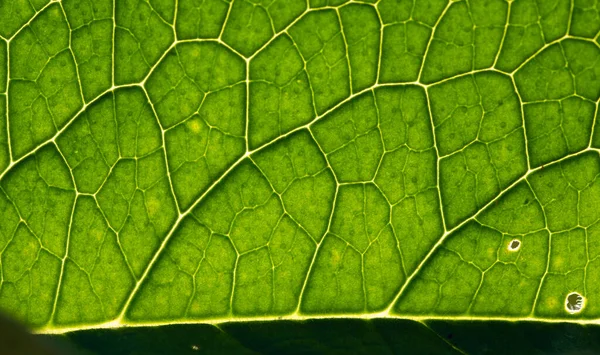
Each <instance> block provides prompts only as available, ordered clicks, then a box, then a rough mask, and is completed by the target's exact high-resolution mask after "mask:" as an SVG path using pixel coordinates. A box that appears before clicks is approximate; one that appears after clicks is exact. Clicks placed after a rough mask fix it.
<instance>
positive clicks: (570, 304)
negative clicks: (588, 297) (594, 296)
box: [565, 292, 585, 314]
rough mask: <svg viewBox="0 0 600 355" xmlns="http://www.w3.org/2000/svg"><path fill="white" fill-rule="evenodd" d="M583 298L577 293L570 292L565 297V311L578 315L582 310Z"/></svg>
mask: <svg viewBox="0 0 600 355" xmlns="http://www.w3.org/2000/svg"><path fill="white" fill-rule="evenodd" d="M584 302H585V301H584V299H583V296H582V295H580V294H579V293H577V292H572V293H570V294H568V295H567V299H566V300H565V307H566V308H567V311H568V312H569V313H571V314H573V313H579V312H581V310H582V309H583V306H584Z"/></svg>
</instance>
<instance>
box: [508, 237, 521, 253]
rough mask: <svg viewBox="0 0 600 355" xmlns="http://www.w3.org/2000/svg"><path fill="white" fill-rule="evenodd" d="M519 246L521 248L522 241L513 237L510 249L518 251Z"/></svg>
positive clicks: (509, 245)
mask: <svg viewBox="0 0 600 355" xmlns="http://www.w3.org/2000/svg"><path fill="white" fill-rule="evenodd" d="M519 248H521V241H520V240H518V239H513V240H511V241H510V243H508V250H509V251H517V250H519Z"/></svg>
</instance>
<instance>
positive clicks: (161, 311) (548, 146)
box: [0, 0, 600, 330]
mask: <svg viewBox="0 0 600 355" xmlns="http://www.w3.org/2000/svg"><path fill="white" fill-rule="evenodd" d="M114 4H115V2H113V1H110V0H87V1H75V0H64V1H61V2H52V3H47V2H45V1H9V2H0V308H2V309H4V310H6V311H7V312H9V313H10V314H12V315H14V316H15V317H16V318H18V319H20V320H22V321H24V322H26V323H27V324H29V325H30V326H33V327H35V328H38V329H46V330H48V329H53V328H60V327H67V326H68V327H75V328H76V327H80V326H93V325H100V324H102V323H106V322H111V321H114V320H117V323H115V324H117V325H118V324H125V323H148V322H178V321H186V322H187V321H205V320H208V319H220V320H224V319H231V318H237V317H244V318H253V317H260V318H276V317H286V316H290V315H300V316H303V317H311V316H314V315H319V316H323V315H325V316H326V315H332V314H336V315H352V316H360V315H364V314H368V313H378V312H384V313H383V314H388V313H385V312H389V314H390V315H397V316H419V317H502V318H507V317H508V318H513V319H519V318H524V317H536V318H539V319H540V320H541V319H550V318H553V319H580V318H585V319H598V317H600V286H598V283H597V282H596V281H597V280H598V279H599V278H600V264H599V262H598V256H600V224H599V221H600V212H599V211H600V182H598V176H599V174H600V158H599V156H598V152H599V149H600V129H599V128H598V127H597V124H596V118H597V115H598V112H599V108H598V100H599V98H600V81H599V80H598V78H599V77H600V48H599V43H600V38H599V37H598V31H600V15H599V11H600V10H598V9H600V3H598V2H594V1H592V0H585V1H584V0H573V1H572V2H571V1H569V0H554V1H537V0H515V1H511V2H505V1H500V0H490V1H483V0H472V1H451V2H447V1H444V0H423V1H421V0H419V1H406V0H381V1H378V2H374V1H363V2H360V3H353V2H350V1H341V0H311V1H308V2H305V1H299V0H294V1H292V0H290V1H288V0H285V1H284V0H262V1H259V0H232V1H224V0H204V1H199V0H179V1H174V0H123V1H117V2H116V7H114V8H113V6H114ZM515 239H516V240H518V241H519V242H520V244H519V248H518V249H516V250H510V248H509V245H510V244H511V243H512V241H514V240H515ZM571 292H577V293H579V294H580V295H582V296H583V297H584V298H585V303H584V308H583V309H582V310H581V311H580V312H578V313H575V314H569V313H568V312H567V310H566V309H565V307H564V304H565V298H566V296H567V295H568V294H569V293H571ZM118 322H121V323H118Z"/></svg>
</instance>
